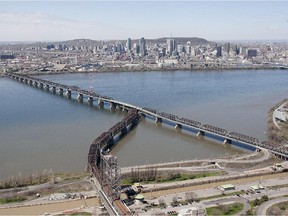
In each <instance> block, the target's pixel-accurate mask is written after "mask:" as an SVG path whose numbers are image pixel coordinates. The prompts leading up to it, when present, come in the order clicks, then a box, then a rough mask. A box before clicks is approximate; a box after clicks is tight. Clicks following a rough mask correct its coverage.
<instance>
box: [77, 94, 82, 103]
mask: <svg viewBox="0 0 288 216" xmlns="http://www.w3.org/2000/svg"><path fill="white" fill-rule="evenodd" d="M77 100H78V101H79V102H80V103H82V102H83V94H81V93H80V92H78V95H77Z"/></svg>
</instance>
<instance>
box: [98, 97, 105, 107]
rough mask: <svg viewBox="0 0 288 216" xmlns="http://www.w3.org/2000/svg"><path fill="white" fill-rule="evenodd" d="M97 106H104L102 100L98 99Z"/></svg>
mask: <svg viewBox="0 0 288 216" xmlns="http://www.w3.org/2000/svg"><path fill="white" fill-rule="evenodd" d="M98 106H99V107H103V106H104V102H103V101H102V100H101V99H98Z"/></svg>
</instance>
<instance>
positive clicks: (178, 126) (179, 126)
mask: <svg viewBox="0 0 288 216" xmlns="http://www.w3.org/2000/svg"><path fill="white" fill-rule="evenodd" d="M174 129H182V125H181V124H176V125H175V127H174Z"/></svg>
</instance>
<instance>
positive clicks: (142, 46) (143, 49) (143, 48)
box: [139, 37, 146, 57]
mask: <svg viewBox="0 0 288 216" xmlns="http://www.w3.org/2000/svg"><path fill="white" fill-rule="evenodd" d="M139 45H140V55H141V56H142V57H143V56H145V55H146V42H145V39H144V37H142V38H141V39H140V40H139Z"/></svg>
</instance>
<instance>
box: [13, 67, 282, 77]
mask: <svg viewBox="0 0 288 216" xmlns="http://www.w3.org/2000/svg"><path fill="white" fill-rule="evenodd" d="M215 70H217V71H228V70H280V68H278V67H277V66H269V65H249V66H241V67H239V66H226V67H214V66H210V65H209V64H203V65H200V66H194V67H181V66H178V67H177V66H171V67H155V66H153V67H151V66H149V65H143V66H141V67H101V68H98V69H94V70H91V71H88V70H81V71H79V70H68V69H64V70H61V71H50V70H47V71H41V72H39V71H37V72H35V71H13V72H16V73H21V74H22V73H23V74H29V75H50V74H51V75H55V74H74V73H118V72H156V71H159V72H165V71H167V72H174V71H189V72H197V71H200V72H203V71H215Z"/></svg>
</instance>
